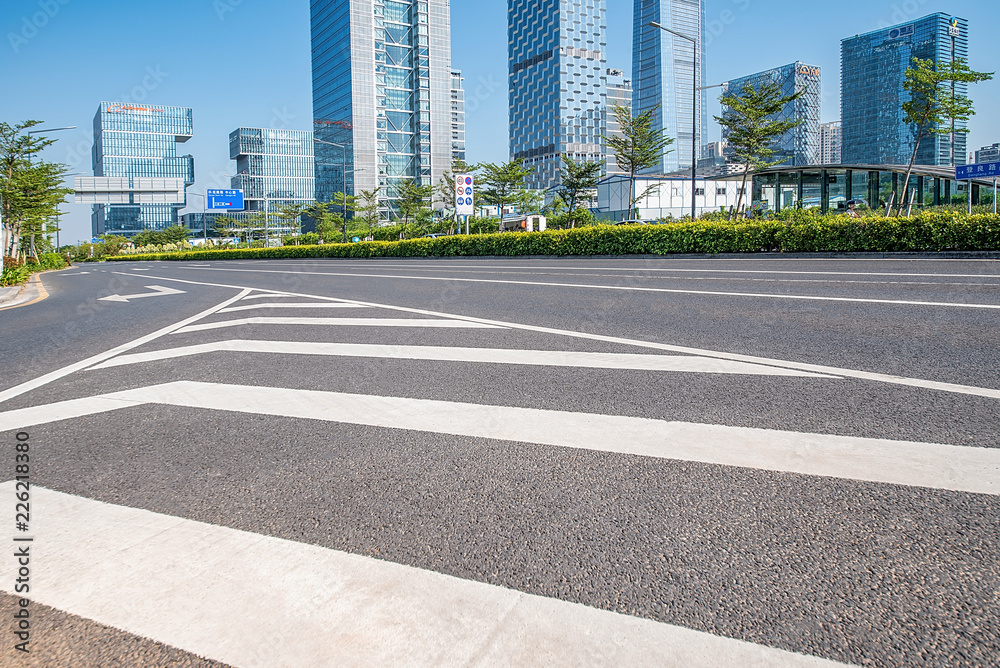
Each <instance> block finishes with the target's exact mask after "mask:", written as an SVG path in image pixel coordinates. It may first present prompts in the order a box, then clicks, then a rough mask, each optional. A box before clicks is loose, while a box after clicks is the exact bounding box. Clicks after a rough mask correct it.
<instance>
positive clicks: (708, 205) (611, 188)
mask: <svg viewBox="0 0 1000 668" xmlns="http://www.w3.org/2000/svg"><path fill="white" fill-rule="evenodd" d="M742 178H743V177H742V175H739V176H736V177H731V178H729V179H704V178H701V179H697V180H696V181H695V214H696V215H698V216H700V215H702V214H705V213H708V212H710V211H728V210H729V207H731V206H736V201H737V198H738V197H739V190H740V184H741V182H742ZM749 186H750V180H749V179H747V188H748V189H749ZM650 187H653V190H652V192H651V193H650V194H649V195H647V196H646V197H643V198H641V199H640V200H639V201H638V202H637V203H636V206H635V210H634V211H633V213H632V218H633V219H635V218H638V219H641V220H657V219H660V218H683V217H684V216H690V215H691V179H690V178H682V177H673V176H670V177H666V176H660V177H651V176H638V177H636V180H635V192H636V193H643V192H645V191H646V190H647V189H648V188H650ZM631 197H632V195H631V193H630V189H629V179H628V177H627V176H618V175H615V176H609V177H608V178H606V179H604V180H603V181H601V182H600V184H598V186H597V203H598V208H599V210H600V213H599V214H598V216H597V217H598V218H601V219H604V220H624V219H626V218H627V217H628V209H629V206H628V204H629V200H630V199H631ZM745 201H746V199H745V198H744V202H745Z"/></svg>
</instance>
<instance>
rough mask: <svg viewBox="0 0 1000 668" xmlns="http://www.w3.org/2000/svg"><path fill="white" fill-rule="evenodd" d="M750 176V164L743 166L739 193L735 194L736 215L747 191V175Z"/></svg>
mask: <svg viewBox="0 0 1000 668" xmlns="http://www.w3.org/2000/svg"><path fill="white" fill-rule="evenodd" d="M748 174H750V163H749V162H748V163H746V164H745V165H744V166H743V181H742V182H741V183H740V191H739V192H738V193H736V215H737V216H739V215H740V207H741V206H742V204H743V195H744V194H745V193H746V191H747V175H748Z"/></svg>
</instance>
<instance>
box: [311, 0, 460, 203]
mask: <svg viewBox="0 0 1000 668" xmlns="http://www.w3.org/2000/svg"><path fill="white" fill-rule="evenodd" d="M310 7H311V11H310V16H311V34H312V78H313V123H314V126H313V132H314V135H315V138H316V139H318V140H321V141H324V142H328V143H325V144H317V146H316V199H317V200H320V201H328V200H329V199H330V198H331V197H332V195H333V193H335V192H338V191H344V192H346V193H347V194H349V195H354V194H356V193H358V192H360V191H361V190H374V189H375V188H380V189H381V190H380V194H381V201H382V203H383V214H384V215H393V214H394V212H395V209H396V207H395V201H396V196H397V191H398V187H399V185H400V184H401V183H402V182H403V181H406V180H410V179H412V180H413V181H414V182H416V183H418V184H421V185H434V184H436V183H437V182H438V181H439V180H440V178H441V177H442V176H443V174H444V172H445V171H446V170H448V169H449V168H450V167H451V161H452V122H451V91H452V76H451V8H450V7H451V6H450V2H449V0H312V2H311V3H310ZM331 144H336V146H334V145H331ZM341 146H343V147H346V148H343V149H342V148H340V147H341ZM343 151H346V153H347V170H344V169H343V168H342V166H341V156H342V152H343Z"/></svg>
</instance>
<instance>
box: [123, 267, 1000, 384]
mask: <svg viewBox="0 0 1000 668" xmlns="http://www.w3.org/2000/svg"><path fill="white" fill-rule="evenodd" d="M115 273H120V274H122V275H123V276H129V275H130V274H128V273H125V272H115ZM157 279H158V280H162V281H175V282H177V283H186V284H189V285H207V286H210V287H221V288H234V289H242V286H238V285H227V284H225V283H206V282H200V281H186V280H183V279H180V278H167V277H165V276H164V277H157ZM296 296H298V297H305V298H310V299H325V300H327V301H332V302H343V303H347V304H362V305H365V306H371V307H373V308H381V309H389V310H392V311H400V312H401V313H413V314H415V315H426V316H433V317H438V318H454V319H455V320H464V321H466V322H478V323H483V324H488V325H496V326H497V327H504V328H508V329H520V330H523V331H528V332H539V333H542V334H554V335H556V336H569V337H572V338H575V339H586V340H589V341H604V342H606V343H619V344H624V345H628V346H636V347H640V348H647V349H650V350H663V351H667V352H675V353H682V354H684V355H699V356H702V357H715V358H718V359H725V360H734V361H737V362H749V363H750V364H764V365H768V366H777V367H783V368H785V369H798V370H800V371H809V372H811V373H819V374H829V375H833V376H845V377H847V378H857V379H859V380H867V381H872V382H877V383H889V384H893V385H905V386H909V387H919V388H923V389H927V390H937V391H940V392H952V393H955V394H968V395H972V396H979V397H988V398H990V399H1000V389H995V388H989V387H976V386H974V385H959V384H957V383H944V382H941V381H936V380H925V379H922V378H908V377H906V376H894V375H891V374H885V373H875V372H871V371H859V370H856V369H846V368H842V367H833V366H826V365H822V364H809V363H806V362H792V361H789V360H780V359H773V358H770V357H757V356H755V355H740V354H738V353H727V352H721V351H717V350H706V349H703V348H691V347H689V346H677V345H673V344H670V343H659V342H656V341H642V340H640V339H627V338H624V337H620V336H606V335H604V334H590V333H588V332H575V331H572V330H568V329H557V328H554V327H539V326H536V325H525V324H521V323H516V322H505V321H502V320H487V319H485V318H476V317H474V316H467V315H457V314H453V313H441V312H439V311H429V310H426V309H417V308H410V307H407V306H394V305H391V304H376V303H373V302H363V301H358V300H355V299H341V298H336V297H324V296H321V295H305V294H298V295H296Z"/></svg>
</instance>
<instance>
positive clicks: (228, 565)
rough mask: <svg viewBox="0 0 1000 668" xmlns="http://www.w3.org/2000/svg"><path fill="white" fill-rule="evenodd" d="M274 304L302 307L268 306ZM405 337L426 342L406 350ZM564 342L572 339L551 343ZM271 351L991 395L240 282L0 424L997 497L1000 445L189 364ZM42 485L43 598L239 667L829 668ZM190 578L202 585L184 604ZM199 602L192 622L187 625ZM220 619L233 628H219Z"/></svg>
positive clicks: (77, 369) (795, 656) (319, 357)
mask: <svg viewBox="0 0 1000 668" xmlns="http://www.w3.org/2000/svg"><path fill="white" fill-rule="evenodd" d="M178 282H179V283H180V282H182V281H178ZM272 299H277V300H278V301H269V300H272ZM328 310H329V311H337V312H338V313H339V312H344V313H348V314H349V316H348V317H328V316H326V315H325V314H323V312H325V311H328ZM295 311H298V313H294V312H295ZM247 312H250V313H253V314H254V315H251V316H247V315H245V314H246V313H247ZM278 312H280V313H287V312H293V313H294V315H289V316H285V315H281V316H279V315H273V314H272V313H278ZM449 330H450V331H454V332H463V336H466V337H468V339H467V343H464V344H463V345H455V344H452V345H436V344H435V343H434V341H436V339H433V336H434V332H442V333H443V332H446V331H449ZM300 333H301V336H300ZM362 337H364V339H363V340H359V339H360V338H362ZM414 337H417V340H418V341H420V340H424V339H426V340H427V342H426V343H423V342H421V343H414V342H413V341H414ZM512 337H516V338H512ZM559 337H564V338H565V339H566V340H567V344H566V345H561V344H556V343H554V342H555V341H557V340H559ZM512 340H516V341H517V342H518V346H517V347H514V346H512V345H511V343H510V342H511V341H512ZM637 351H642V352H637ZM271 359H296V360H311V362H310V364H314V365H315V368H316V369H317V370H323V372H329V371H330V370H336V369H338V368H340V365H342V364H343V363H344V362H345V361H348V360H353V361H358V362H369V363H372V364H379V363H385V364H388V363H391V364H394V365H406V364H411V363H412V364H420V365H427V364H435V363H439V364H445V365H449V364H450V365H458V366H456V367H455V368H463V369H466V368H475V369H483V368H485V369H487V370H488V371H489V370H504V369H518V368H521V367H528V368H533V369H537V370H538V372H539V373H543V374H545V373H551V372H553V371H554V370H566V371H567V372H573V373H575V372H587V373H597V374H601V373H616V374H630V373H641V374H667V375H670V374H676V375H679V376H680V375H687V376H699V377H701V376H705V377H708V378H713V379H718V382H725V379H726V378H732V377H749V378H757V379H760V380H761V382H764V381H766V382H768V383H782V382H789V383H791V382H794V383H799V385H797V386H796V387H799V388H801V387H808V386H810V384H815V385H813V386H815V387H818V386H820V385H822V384H831V383H834V384H835V383H839V382H843V381H844V379H850V380H852V381H853V382H857V381H864V382H871V383H876V384H878V383H883V384H888V385H905V386H908V387H910V388H915V389H933V390H936V391H944V392H952V393H956V394H964V395H977V396H980V397H984V398H991V397H993V395H994V393H995V392H996V391H995V390H991V389H990V388H976V387H964V386H959V385H949V384H944V383H935V382H932V381H924V380H921V379H913V378H901V377H895V376H886V375H879V374H871V373H867V372H863V371H857V370H851V369H838V368H834V367H823V366H815V365H806V364H802V363H794V362H789V361H784V360H769V359H762V358H753V357H749V356H742V355H734V354H724V353H717V352H713V351H701V350H695V349H690V348H682V347H678V346H669V345H665V344H653V343H650V342H643V341H632V340H628V339H612V338H611V337H598V336H592V335H586V334H584V333H578V332H562V331H558V330H551V329H549V330H545V329H544V328H539V327H532V326H527V325H523V324H518V323H507V322H502V321H487V320H483V319H478V318H470V317H465V316H453V315H450V314H444V313H437V312H429V311H421V310H419V309H406V308H401V307H398V306H389V305H382V304H375V303H362V302H358V301H354V300H350V299H340V298H331V297H324V296H318V295H308V294H298V293H292V292H277V291H273V292H272V291H266V290H259V289H252V288H244V287H239V293H238V294H237V295H236V296H234V297H231V298H228V299H225V300H223V301H221V302H220V303H218V304H217V305H216V306H214V307H213V308H210V309H208V310H206V311H203V312H202V313H199V314H197V315H195V316H192V317H189V318H186V319H184V320H181V321H180V322H178V323H175V324H174V325H172V326H170V327H167V328H164V329H161V330H159V331H157V332H154V333H153V334H150V335H147V336H144V337H141V338H140V339H137V340H136V341H133V342H131V343H129V344H125V345H122V346H118V347H116V348H114V349H113V350H110V351H108V352H107V353H102V354H100V355H96V356H94V357H92V358H89V359H87V360H83V361H82V362H80V363H78V364H74V365H71V366H70V367H67V368H66V369H63V370H60V371H56V372H52V373H50V374H46V375H45V376H42V377H40V378H39V379H36V380H35V381H30V382H28V383H24V384H22V386H18V387H15V388H10V389H9V390H6V391H5V392H4V393H0V401H6V400H7V399H10V398H13V397H21V396H22V395H27V396H29V397H30V396H31V395H30V393H31V392H32V391H34V390H37V389H39V388H41V387H44V386H45V385H46V384H49V383H52V382H56V381H59V380H61V379H63V378H66V377H67V376H69V375H72V376H73V377H74V378H85V379H93V380H92V385H93V386H102V385H103V384H104V382H105V380H107V379H112V378H114V379H120V378H121V376H119V374H123V373H125V372H128V373H129V375H128V376H127V378H128V379H129V380H128V385H129V387H127V388H126V389H114V390H112V391H105V392H97V393H91V394H85V393H79V396H76V397H74V398H69V399H63V400H60V401H55V402H48V403H38V404H34V403H32V404H31V405H27V406H22V407H20V408H13V409H8V410H3V411H0V432H10V431H15V430H22V429H29V428H33V427H38V426H43V425H52V424H54V423H58V422H62V421H67V420H81V419H86V418H92V417H95V416H102V415H104V414H118V413H121V412H122V411H126V412H127V411H133V412H132V413H130V414H131V415H135V413H134V411H135V410H136V409H139V408H142V407H154V406H159V407H172V408H180V409H190V410H192V411H194V412H193V413H192V418H191V419H193V420H205V419H210V417H207V416H211V415H212V414H213V413H216V412H217V413H219V414H228V415H247V416H255V417H261V416H270V417H273V418H277V419H292V420H296V421H299V422H298V424H300V425H301V428H302V429H303V430H308V429H309V425H311V424H319V423H331V424H340V425H355V426H359V427H365V428H375V429H380V430H389V431H391V432H400V433H413V434H430V435H451V436H456V437H463V438H470V439H485V440H488V441H500V442H513V443H519V444H529V445H533V446H537V447H541V448H565V449H568V450H584V451H593V452H598V453H615V454H620V455H628V456H640V457H646V458H655V459H662V460H668V461H681V462H694V463H699V464H709V465H718V466H723V467H736V468H745V469H754V470H762V471H767V472H771V473H780V474H794V475H801V476H807V477H810V478H812V477H815V478H818V479H822V478H836V479H841V480H848V481H859V482H864V483H876V484H890V485H900V486H904V487H907V488H913V489H915V490H919V489H930V490H942V491H946V492H960V493H973V494H983V495H993V496H995V495H998V494H1000V450H996V449H987V448H976V447H965V446H961V445H953V444H947V443H925V442H915V441H900V440H891V439H884V438H869V437H860V436H847V435H836V434H829V433H807V432H796V431H789V430H783V429H765V428H751V427H738V426H729V425H718V424H704V423H696V422H685V421H678V420H667V419H655V418H651V417H645V416H638V415H617V414H612V413H597V412H592V411H585V410H579V409H574V407H573V406H572V405H567V406H565V407H563V408H560V409H554V408H551V407H548V408H542V407H536V406H532V405H526V404H529V403H530V402H528V401H527V400H515V399H514V398H512V397H496V399H497V400H496V401H494V402H487V403H484V402H483V401H456V400H454V399H437V398H426V397H415V396H403V395H400V396H385V395H383V394H364V393H358V392H345V391H339V390H337V389H335V388H332V387H322V386H321V387H310V388H304V387H289V386H284V385H282V384H281V383H279V382H276V381H277V380H279V379H278V378H277V377H275V376H274V375H270V374H268V373H266V372H261V373H253V372H252V371H251V372H249V376H250V382H247V381H246V380H245V378H244V379H243V382H237V379H235V378H233V379H232V380H230V381H228V382H225V381H224V380H222V379H219V378H213V379H205V378H202V374H203V373H204V371H203V367H202V366H200V365H199V364H198V362H199V361H206V362H207V361H212V360H214V361H215V362H214V364H215V366H213V367H212V369H213V371H215V370H216V369H221V370H222V371H219V372H218V373H224V372H225V371H227V370H234V371H233V372H234V373H235V369H239V370H241V373H244V370H246V369H248V368H249V369H254V368H255V367H254V360H271ZM248 360H249V362H248ZM263 368H265V369H266V368H270V367H268V366H264V367H263ZM420 368H421V369H424V368H427V367H426V366H422V367H420ZM417 373H420V372H419V371H418V372H417ZM244 375H246V373H244ZM320 375H322V374H320ZM137 379H138V380H137ZM119 382H120V380H119ZM315 382H316V383H318V384H320V385H322V381H321V380H316V381H315ZM568 403H571V402H568ZM0 408H3V407H2V406H0ZM355 445H356V447H359V448H363V447H366V444H365V443H356V444H355ZM13 493H14V489H13V483H4V484H0V496H3V497H4V498H5V499H9V498H11V497H12V495H13ZM35 494H36V503H37V505H38V508H39V511H38V513H39V516H40V517H41V518H42V519H40V520H39V521H38V527H39V528H38V534H37V540H38V541H39V546H40V547H39V550H40V554H41V555H42V556H41V557H40V560H41V561H42V562H43V563H45V564H47V565H46V566H45V568H46V573H47V575H46V577H45V579H44V581H43V582H42V584H40V585H39V588H38V590H37V591H38V593H37V601H38V602H40V603H43V604H45V605H49V606H52V607H54V608H57V609H59V610H63V611H66V612H69V613H71V614H74V615H78V616H80V617H83V618H86V619H91V620H95V621H98V622H100V623H102V624H107V625H109V626H113V627H115V628H119V629H122V630H125V631H127V632H129V633H133V634H136V635H138V636H142V637H147V638H152V639H154V640H156V641H159V642H163V643H166V644H169V645H171V646H174V647H177V648H179V649H182V650H185V651H188V652H191V653H193V654H196V655H198V656H204V657H208V658H210V659H214V660H217V661H222V662H224V663H229V664H231V665H236V666H283V665H288V666H302V665H345V664H366V665H371V664H376V665H386V664H397V663H399V664H408V665H528V664H538V663H553V664H560V665H580V664H594V665H596V664H604V665H606V664H619V665H657V666H664V665H666V666H670V665H676V666H717V665H721V664H723V663H724V662H729V663H732V664H735V665H741V666H743V665H746V666H754V665H760V666H826V665H831V666H832V665H842V664H838V663H835V662H833V661H830V660H828V659H825V658H820V657H817V656H810V655H808V654H807V653H802V652H792V651H788V650H786V649H780V648H777V647H772V646H768V645H767V644H754V643H752V642H747V641H744V640H739V639H736V638H731V637H724V636H720V635H713V634H710V633H706V632H703V631H697V630H692V629H689V628H684V627H683V626H682V625H674V624H669V623H664V622H662V621H656V620H653V619H648V618H642V617H638V616H631V615H626V614H621V613H618V612H612V611H609V610H603V609H597V608H593V607H589V606H586V605H581V604H579V603H574V602H571V601H564V600H560V599H558V598H552V597H544V596H538V595H535V594H528V593H524V592H520V591H516V590H513V589H510V588H505V587H502V586H497V585H493V584H488V583H485V582H481V581H473V580H468V579H463V578H459V577H455V576H451V575H445V574H442V573H438V572H436V571H434V570H433V569H425V568H416V567H413V566H405V565H401V564H396V563H392V562H391V561H384V560H380V559H375V558H372V557H369V556H361V555H355V554H350V553H347V552H341V551H337V550H332V549H329V548H327V547H321V546H317V545H311V544H307V543H299V542H295V541H289V540H285V539H280V538H275V537H272V536H266V535H260V534H257V533H254V532H249V531H240V530H237V529H235V528H230V527H227V526H218V525H213V524H207V523H203V522H198V521H195V520H191V519H187V518H184V517H179V516H171V515H167V514H163V513H157V512H151V511H148V510H142V509H137V508H130V507H126V506H122V505H116V504H112V503H106V502H99V501H96V500H93V499H89V498H86V497H85V496H80V495H73V494H67V493H63V492H60V491H56V490H49V489H42V488H39V489H36V491H35ZM95 536H100V539H99V540H98V539H96V538H95ZM107 545H114V546H116V547H115V549H114V550H113V551H112V553H111V554H106V553H105V548H106V546H107ZM10 567H11V564H10V563H9V560H8V561H4V562H2V563H0V578H2V580H0V581H2V583H3V586H2V589H4V590H5V591H9V589H8V585H7V583H9V582H11V581H12V578H11V572H10V571H9V569H10ZM180 580H184V581H185V585H184V587H179V586H178V584H177V583H178V582H179V581H180ZM191 591H197V592H198V601H197V603H196V604H192V602H191V600H190V592H191ZM192 606H194V612H195V614H196V615H197V619H198V622H199V623H198V624H191V623H190V616H191V614H192V611H193V610H192ZM233 615H235V616H236V617H237V618H238V619H239V622H240V623H239V624H236V625H234V624H233Z"/></svg>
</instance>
